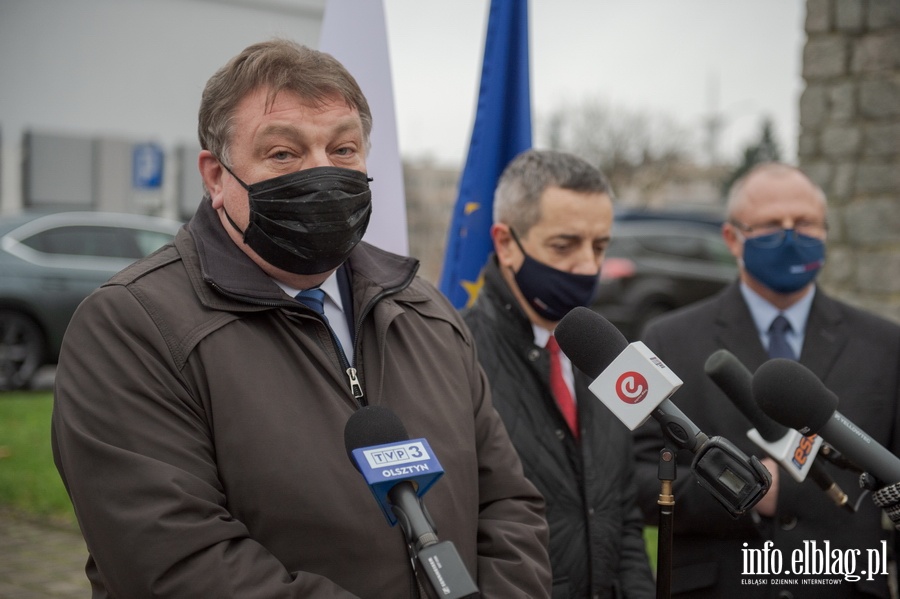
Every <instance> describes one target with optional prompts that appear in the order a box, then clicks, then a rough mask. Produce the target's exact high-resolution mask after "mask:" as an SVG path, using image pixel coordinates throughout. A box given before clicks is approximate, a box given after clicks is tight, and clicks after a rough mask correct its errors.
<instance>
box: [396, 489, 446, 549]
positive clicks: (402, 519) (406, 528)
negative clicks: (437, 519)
mask: <svg viewBox="0 0 900 599" xmlns="http://www.w3.org/2000/svg"><path fill="white" fill-rule="evenodd" d="M388 498H389V499H390V501H391V508H392V509H393V511H394V515H395V516H397V522H399V523H400V527H401V528H402V529H403V532H404V534H405V535H406V540H407V542H409V543H410V544H411V545H413V546H414V547H415V548H416V551H417V552H418V551H421V550H422V549H423V548H425V547H429V546H431V545H434V544H435V543H437V542H438V536H437V533H436V532H435V530H434V526H433V525H432V524H431V522H430V521H429V518H428V515H427V514H426V513H425V507H424V506H423V505H422V502H421V501H420V500H419V496H418V495H417V494H416V490H415V488H414V487H413V485H412V483H410V482H409V481H403V482H401V483H397V484H396V485H394V486H393V487H391V490H390V491H388Z"/></svg>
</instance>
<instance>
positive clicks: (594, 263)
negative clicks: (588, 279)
mask: <svg viewBox="0 0 900 599" xmlns="http://www.w3.org/2000/svg"><path fill="white" fill-rule="evenodd" d="M575 258H576V259H575V264H574V266H573V267H572V273H573V274H576V275H595V274H598V273H599V272H600V260H599V259H598V257H597V255H596V254H595V253H594V248H593V247H592V246H591V245H590V244H586V245H585V247H583V248H581V249H579V250H578V254H577V255H576V256H575Z"/></svg>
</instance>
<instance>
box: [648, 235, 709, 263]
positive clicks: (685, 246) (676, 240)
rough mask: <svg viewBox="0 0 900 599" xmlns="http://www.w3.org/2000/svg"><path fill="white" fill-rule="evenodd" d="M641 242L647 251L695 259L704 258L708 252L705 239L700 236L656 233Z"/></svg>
mask: <svg viewBox="0 0 900 599" xmlns="http://www.w3.org/2000/svg"><path fill="white" fill-rule="evenodd" d="M640 243H641V245H642V246H644V249H646V250H647V251H649V252H656V253H658V254H668V255H671V256H680V257H682V258H692V259H695V260H697V259H700V260H702V259H704V258H705V254H706V252H705V248H704V244H703V240H702V239H700V238H698V237H687V236H683V235H654V236H650V237H644V238H643V239H641V241H640Z"/></svg>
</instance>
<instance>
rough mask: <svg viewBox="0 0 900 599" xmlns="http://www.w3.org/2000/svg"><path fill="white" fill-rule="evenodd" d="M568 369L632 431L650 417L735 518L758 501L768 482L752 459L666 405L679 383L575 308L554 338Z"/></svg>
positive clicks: (646, 353) (640, 347)
mask: <svg viewBox="0 0 900 599" xmlns="http://www.w3.org/2000/svg"><path fill="white" fill-rule="evenodd" d="M554 335H555V336H556V339H557V341H558V342H559V346H560V348H562V350H563V352H565V354H566V355H567V356H568V357H569V359H570V360H571V361H572V363H573V364H574V365H575V366H576V367H578V369H579V370H581V371H582V372H584V373H585V374H587V375H588V376H590V377H593V378H594V379H595V380H594V382H593V383H591V386H590V389H591V392H592V393H593V394H594V395H595V396H597V398H598V399H599V400H600V401H601V402H602V403H603V405H605V406H606V407H607V408H609V409H610V411H611V412H612V413H613V414H615V415H616V417H617V418H619V419H620V420H621V421H622V422H623V423H624V424H625V426H627V427H628V428H629V429H631V430H634V429H635V428H637V427H638V426H639V425H640V424H641V423H642V422H644V421H645V420H647V418H648V417H649V416H652V417H653V418H654V419H655V420H656V421H657V422H659V424H660V426H661V427H662V430H663V432H664V433H665V434H666V436H667V437H669V438H670V439H671V440H672V441H674V442H675V443H676V444H677V445H678V446H679V447H680V448H682V449H687V450H689V451H690V452H692V453H693V454H694V461H693V463H692V465H691V470H692V471H693V472H694V474H695V475H696V476H697V481H698V482H699V483H700V485H701V486H702V487H704V488H705V489H706V490H707V491H709V493H710V494H711V495H712V496H713V497H714V498H715V499H716V500H717V501H718V502H719V503H721V504H722V506H723V507H724V508H725V509H726V510H728V512H729V513H730V514H731V516H732V517H734V518H737V517H738V516H740V515H742V514H743V513H744V512H746V511H747V510H748V509H750V508H751V507H753V506H754V505H756V503H757V502H758V501H759V500H760V499H762V497H763V495H765V494H766V491H768V490H769V485H770V484H771V483H772V477H771V475H770V474H769V472H768V470H766V468H765V467H764V466H763V465H762V464H761V463H760V462H759V460H758V459H757V458H756V457H755V456H751V457H749V458H748V457H747V456H746V455H745V454H744V452H742V451H741V450H740V449H738V448H737V447H736V446H735V445H734V444H732V443H731V442H729V441H728V440H727V439H724V438H722V437H712V438H710V437H708V436H707V435H706V434H705V433H703V432H702V431H701V430H700V429H699V428H697V425H695V424H694V423H693V422H691V420H690V418H688V417H687V416H685V415H684V413H683V412H682V411H681V410H679V409H678V408H677V407H676V406H675V404H673V403H672V402H671V401H669V399H668V398H669V396H670V395H672V393H674V392H675V391H676V390H677V389H678V388H679V387H680V386H681V379H679V378H678V377H677V376H675V374H674V373H672V371H671V370H669V368H668V367H667V366H666V365H665V364H664V363H663V362H662V360H660V359H659V358H657V357H656V356H655V355H654V354H653V352H651V351H650V349H649V348H647V346H646V345H644V344H643V343H641V342H639V341H638V342H635V343H632V344H630V345H629V344H628V341H626V339H625V337H624V336H623V335H622V333H621V332H619V330H618V329H617V328H616V327H615V326H613V325H612V324H611V323H610V322H609V321H608V320H606V319H605V318H603V317H602V316H600V315H599V314H597V313H596V312H594V311H593V310H590V309H588V308H575V309H574V310H572V311H571V312H569V313H568V314H567V315H566V316H565V317H564V318H563V319H562V320H561V321H560V322H559V324H558V325H557V327H556V331H555V332H554Z"/></svg>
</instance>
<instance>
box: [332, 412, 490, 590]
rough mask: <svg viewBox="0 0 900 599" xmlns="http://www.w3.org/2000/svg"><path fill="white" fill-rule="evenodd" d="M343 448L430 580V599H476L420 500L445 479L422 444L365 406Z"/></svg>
mask: <svg viewBox="0 0 900 599" xmlns="http://www.w3.org/2000/svg"><path fill="white" fill-rule="evenodd" d="M344 446H345V447H346V449H347V455H348V456H349V457H350V461H351V462H352V463H353V465H354V466H356V468H357V469H358V470H359V471H360V472H361V473H362V475H363V477H364V478H365V479H366V482H367V483H368V484H369V489H370V490H371V491H372V494H373V495H374V496H375V500H376V501H377V502H378V505H379V506H381V509H382V512H383V513H384V515H385V518H387V520H388V523H390V525H391V526H393V525H395V524H396V523H397V522H399V523H400V527H401V528H402V529H403V534H404V535H405V537H406V542H407V545H408V546H409V551H410V556H411V557H412V558H413V560H414V561H418V564H419V566H420V567H421V569H422V571H423V572H424V573H425V575H426V577H427V579H428V583H429V584H428V585H424V586H426V590H428V591H430V592H431V593H432V597H435V598H437V597H441V598H447V599H464V598H467V597H478V596H479V591H478V587H477V586H475V582H474V581H473V580H472V577H471V575H470V574H469V572H468V570H466V566H465V564H463V562H462V558H460V556H459V553H458V552H457V551H456V547H455V546H454V545H453V543H452V542H451V541H439V540H438V536H437V531H436V530H435V529H434V524H433V523H432V521H431V517H430V516H429V514H428V512H427V511H426V510H425V506H424V505H423V504H422V501H421V496H422V495H424V494H425V492H426V491H428V489H429V488H431V486H432V485H433V484H434V483H435V481H437V479H438V478H440V477H441V475H442V474H443V473H444V470H443V469H442V468H441V465H440V463H438V461H437V458H436V457H434V453H433V452H432V451H431V447H429V445H428V441H426V440H425V439H412V440H410V439H409V435H408V434H407V433H406V429H405V428H404V427H403V423H402V422H401V421H400V418H398V417H397V415H396V414H394V413H393V412H392V411H391V410H389V409H387V408H384V407H380V406H365V407H363V408H360V409H359V410H357V411H356V412H354V414H353V415H352V416H351V417H350V419H349V420H348V421H347V424H346V426H345V427H344ZM429 587H430V588H429Z"/></svg>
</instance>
